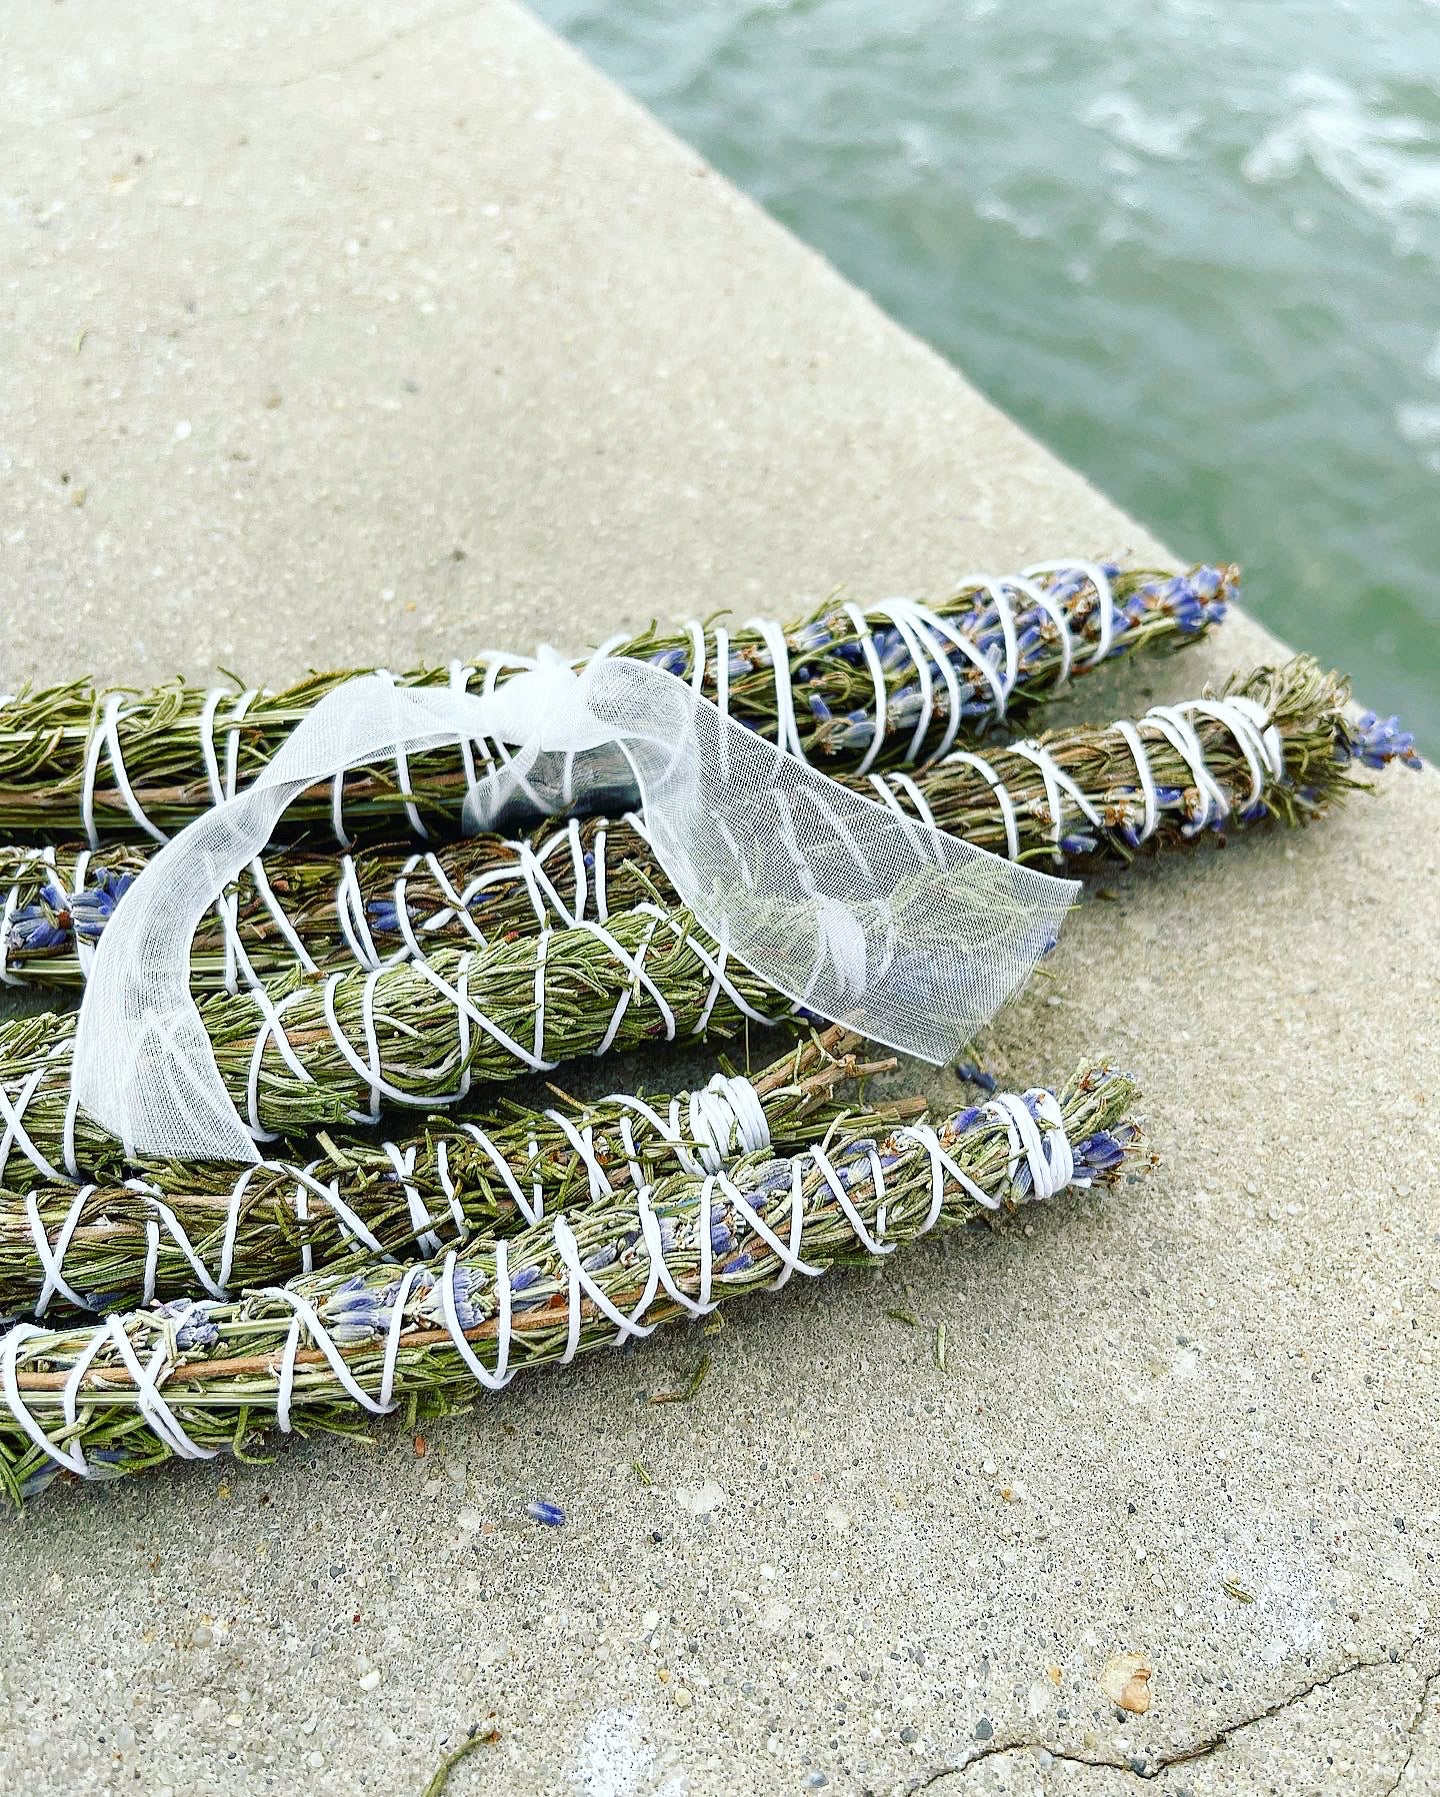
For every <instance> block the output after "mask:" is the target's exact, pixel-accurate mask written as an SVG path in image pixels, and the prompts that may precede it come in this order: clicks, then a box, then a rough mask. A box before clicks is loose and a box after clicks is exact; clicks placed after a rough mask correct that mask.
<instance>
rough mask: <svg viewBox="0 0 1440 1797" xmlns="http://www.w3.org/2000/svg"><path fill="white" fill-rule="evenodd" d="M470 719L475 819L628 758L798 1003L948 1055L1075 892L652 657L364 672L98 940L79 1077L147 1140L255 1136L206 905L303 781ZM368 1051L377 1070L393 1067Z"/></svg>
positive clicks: (86, 1101)
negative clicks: (873, 794) (868, 785)
mask: <svg viewBox="0 0 1440 1797" xmlns="http://www.w3.org/2000/svg"><path fill="white" fill-rule="evenodd" d="M459 738H465V739H466V740H470V741H481V740H488V741H490V742H493V743H494V744H496V745H497V747H498V748H499V749H500V751H501V760H502V765H501V766H500V767H499V768H498V769H496V770H495V771H493V772H491V773H489V774H487V775H485V776H484V778H483V779H481V780H479V781H478V782H477V783H476V785H475V786H474V788H472V790H471V793H470V795H469V797H468V798H467V800H466V807H465V812H466V822H467V825H468V826H469V827H470V828H484V827H487V826H490V825H493V823H494V822H495V821H496V820H497V819H498V818H499V817H500V816H501V815H502V814H503V812H504V811H505V809H506V807H507V806H508V805H510V804H511V803H513V801H514V799H515V797H516V795H517V794H518V793H519V792H521V791H524V792H525V793H527V794H529V795H531V796H532V797H533V796H539V797H540V799H541V800H542V802H543V801H544V799H545V798H546V796H547V795H549V794H553V793H554V792H555V791H556V790H557V787H558V786H559V785H561V784H563V785H564V786H565V787H566V788H578V789H580V790H586V789H595V788H601V789H608V788H610V787H612V786H613V785H614V783H615V780H616V778H617V773H618V774H620V775H624V776H625V777H626V780H627V784H630V785H632V786H633V787H635V788H636V789H638V791H639V793H640V797H641V802H642V808H643V814H644V820H645V829H646V834H647V835H648V837H649V839H650V841H651V844H652V846H653V847H654V850H655V853H656V857H657V859H658V860H659V862H660V864H661V866H662V867H663V868H664V869H665V872H666V874H667V875H668V876H669V878H670V880H671V882H672V884H673V885H674V887H675V889H676V891H677V893H678V894H679V896H680V898H681V900H682V902H683V903H684V904H685V905H687V906H688V907H689V908H690V909H691V910H692V911H693V913H694V914H695V916H696V918H697V919H698V921H699V922H700V924H701V925H702V926H703V928H704V929H706V930H707V931H708V932H709V933H710V934H711V935H712V936H713V937H714V938H715V939H716V940H717V941H718V943H719V944H720V946H721V949H722V951H723V952H725V953H726V954H730V955H734V956H735V957H736V958H737V959H738V960H740V961H741V962H742V963H744V964H745V965H746V966H748V967H750V968H751V969H753V970H754V971H755V972H757V973H758V974H759V975H760V976H761V977H762V978H764V979H765V980H766V981H767V982H768V983H769V984H770V985H772V986H773V987H774V988H775V989H776V990H777V991H779V992H781V993H783V994H784V995H785V996H786V997H788V998H789V999H791V1000H792V1001H793V1002H794V1003H796V1004H799V1005H802V1006H804V1007H805V1008H806V1009H808V1010H810V1011H812V1012H815V1013H817V1014H819V1015H821V1016H824V1017H828V1018H831V1019H833V1020H835V1021H837V1022H843V1023H845V1024H846V1025H847V1026H849V1027H851V1028H854V1029H856V1030H858V1031H860V1032H861V1033H862V1034H864V1035H866V1036H869V1037H871V1038H873V1039H874V1040H876V1041H878V1042H881V1043H884V1044H885V1045H886V1046H888V1047H890V1048H893V1049H896V1050H898V1051H900V1052H902V1053H906V1054H913V1055H917V1056H919V1057H920V1058H922V1059H924V1060H928V1061H931V1062H935V1063H940V1062H944V1061H947V1060H949V1059H950V1058H952V1057H953V1056H954V1055H955V1054H956V1053H958V1051H959V1050H960V1049H961V1048H962V1047H963V1046H964V1044H965V1043H966V1042H967V1041H969V1039H970V1038H971V1037H972V1036H973V1035H974V1034H975V1033H976V1031H977V1030H978V1029H979V1028H980V1027H981V1026H982V1025H983V1024H984V1023H985V1022H986V1021H988V1019H989V1018H990V1017H991V1016H993V1015H994V1013H995V1011H996V1010H998V1009H999V1007H1000V1006H1001V1005H1002V1004H1003V1003H1004V1002H1005V1000H1006V999H1007V998H1008V997H1010V995H1011V994H1012V993H1013V992H1014V991H1015V990H1016V989H1017V988H1018V987H1019V986H1020V985H1021V984H1022V983H1023V981H1024V980H1025V978H1026V977H1027V975H1028V974H1029V973H1030V971H1031V969H1032V968H1033V967H1034V965H1035V962H1036V961H1037V960H1038V959H1039V958H1040V956H1041V955H1042V954H1043V953H1044V952H1045V951H1046V950H1047V949H1048V948H1049V946H1050V945H1051V944H1052V943H1053V941H1054V940H1055V938H1056V936H1057V935H1058V933H1059V929H1060V925H1061V923H1062V921H1063V919H1064V916H1065V913H1066V912H1067V910H1068V909H1069V907H1070V905H1071V903H1072V902H1073V899H1074V897H1075V895H1076V892H1077V891H1078V887H1077V885H1076V883H1075V882H1073V881H1068V880H1058V879H1055V878H1053V877H1052V876H1050V875H1046V874H1041V873H1037V872H1035V871H1034V870H1032V869H1029V868H1024V867H1016V866H1014V865H1013V864H1012V863H1010V862H1007V861H1005V860H1003V859H1002V858H1001V857H999V856H996V855H990V854H988V853H986V852H985V851H984V850H981V849H977V848H975V847H973V846H972V845H970V844H968V843H965V842H962V841H960V840H959V839H958V838H956V837H953V836H948V835H946V834H944V833H943V832H941V831H938V830H933V829H927V828H926V827H925V826H924V825H919V824H916V823H914V822H911V821H904V822H902V821H901V820H900V819H898V818H897V817H896V815H895V813H894V812H893V811H892V810H890V809H889V808H888V807H886V806H884V805H882V804H880V803H878V802H877V801H875V800H873V799H868V798H865V797H863V796H861V795H860V794H858V793H856V792H853V791H851V790H849V789H848V788H846V787H844V786H841V785H840V784H839V783H838V782H836V781H834V780H831V779H829V778H828V777H827V776H826V775H824V774H821V773H818V772H816V771H815V770H814V769H811V768H809V767H807V766H806V765H805V764H804V763H803V762H801V761H800V760H798V759H797V758H796V757H794V756H792V755H789V754H787V753H786V752H785V751H784V750H782V749H779V748H777V747H776V746H775V745H774V744H771V743H768V742H766V741H765V740H764V739H763V738H762V737H760V736H758V735H756V734H755V733H753V732H751V731H749V730H746V729H745V728H743V726H741V725H738V724H736V723H734V722H733V721H732V720H730V719H728V718H726V717H724V716H723V715H722V714H721V712H720V711H719V710H718V709H717V708H716V707H715V706H714V705H713V704H711V703H710V701H709V700H707V699H705V698H704V697H703V696H702V695H701V694H700V693H699V692H698V691H696V690H695V689H694V688H692V687H690V686H687V685H685V684H684V683H683V682H681V681H678V680H675V679H674V678H673V677H672V676H670V675H668V674H665V673H663V672H662V671H660V670H659V669H657V668H653V667H651V666H649V665H648V664H646V663H641V662H633V661H625V660H619V659H611V658H605V657H602V658H598V659H596V660H595V661H593V662H591V663H590V664H589V665H588V666H587V667H586V668H585V670H584V671H583V673H580V674H578V675H577V674H576V672H575V671H574V669H573V668H571V667H570V666H569V665H568V664H567V663H566V662H564V661H563V660H562V659H561V658H560V657H559V656H558V655H556V654H555V653H554V652H553V651H550V650H542V652H541V656H540V659H539V660H538V661H537V662H536V663H535V664H534V665H532V666H531V667H530V668H528V669H527V670H525V671H524V672H522V673H520V674H518V675H517V676H515V677H514V678H513V679H511V680H509V681H507V682H506V683H505V684H504V685H503V686H499V687H497V688H496V689H495V690H494V691H492V692H490V693H489V694H485V695H479V696H477V695H468V694H461V693H456V692H453V691H448V690H444V691H442V690H437V689H434V688H402V687H397V686H396V685H395V684H394V683H393V681H391V680H390V679H388V678H382V677H379V676H365V677H362V678H360V679H357V680H354V681H350V682H347V684H346V685H344V686H342V687H339V688H337V689H335V691H333V692H331V693H329V694H327V695H326V696H325V698H323V699H322V700H321V701H320V703H319V704H318V705H317V706H316V707H315V709H314V710H313V711H312V712H311V713H310V714H309V715H308V716H307V717H306V718H305V719H304V720H303V721H302V723H301V724H300V725H299V726H298V727H297V728H296V730H295V731H294V733H293V734H292V735H291V737H290V738H289V740H288V741H287V742H286V743H285V744H284V745H283V747H282V748H281V750H280V751H279V753H278V754H277V755H276V757H275V759H274V760H273V761H272V762H271V763H270V764H269V765H268V766H267V767H266V768H265V769H264V770H262V772H261V773H260V775H259V776H258V777H257V779H256V780H255V782H254V784H253V785H251V786H250V787H249V788H247V789H246V790H245V791H244V792H242V793H240V794H238V795H237V796H235V797H232V798H227V799H226V800H225V802H224V803H222V804H219V805H217V806H215V807H214V808H213V809H212V810H210V811H208V812H206V813H205V814H204V816H202V817H200V818H198V819H197V820H196V821H195V822H194V823H192V824H190V825H189V826H188V827H187V828H186V829H185V830H183V831H182V832H181V833H180V835H178V836H177V837H175V838H174V840H173V841H171V842H169V843H167V844H166V845H165V846H164V847H163V848H161V849H160V851H159V853H158V854H157V855H156V856H155V858H154V860H153V861H152V862H151V863H150V864H149V866H148V867H147V868H146V870H145V872H144V873H142V874H141V876H140V877H139V879H137V880H136V882H135V884H134V886H133V887H132V888H131V889H130V891H129V893H128V894H127V895H126V899H125V902H124V904H123V905H121V906H120V907H119V908H118V909H117V910H116V913H115V916H114V918H113V919H112V920H111V922H110V924H109V926H108V927H107V929H106V930H105V932H104V934H103V936H102V938H101V943H100V947H99V950H98V951H97V954H96V957H95V965H94V968H93V970H92V973H91V978H90V981H89V984H88V985H87V987H86V991H85V998H84V1003H83V1005H82V1008H81V1013H80V1020H79V1026H78V1030H77V1034H76V1041H75V1054H74V1074H73V1090H74V1094H75V1097H76V1099H77V1101H78V1103H80V1104H82V1105H83V1106H84V1107H85V1109H86V1110H87V1111H88V1112H89V1113H90V1115H91V1116H92V1117H93V1118H94V1119H95V1120H96V1121H97V1122H98V1123H99V1124H101V1126H102V1127H104V1128H106V1129H108V1130H110V1131H111V1132H112V1133H113V1134H114V1135H116V1136H117V1137H119V1139H120V1140H121V1142H122V1143H123V1144H124V1146H125V1149H126V1152H127V1153H128V1154H131V1155H176V1156H190V1157H193V1158H197V1159H218V1160H240V1161H254V1160H256V1159H257V1158H258V1149H257V1147H256V1143H255V1140H254V1136H253V1133H252V1131H251V1130H249V1129H247V1128H246V1126H245V1124H244V1123H243V1122H242V1121H241V1118H240V1115H239V1113H238V1112H237V1110H236V1108H235V1105H234V1103H233V1102H232V1100H231V1098H230V1095H229V1093H228V1092H227V1090H226V1088H225V1084H224V1081H223V1080H222V1078H221V1075H220V1071H219V1068H218V1066H217V1065H216V1062H215V1056H214V1053H213V1051H212V1049H211V1046H210V1042H209V1038H208V1036H207V1035H206V1032H205V1026H204V1023H203V1021H202V1019H201V1017H200V1013H199V1010H198V1009H197V1007H196V1005H195V1002H194V1000H193V998H192V997H191V995H190V990H189V957H190V943H191V939H192V938H193V936H194V934H195V930H196V927H197V926H198V924H199V922H200V919H201V917H202V916H203V915H204V914H205V912H206V911H207V910H208V909H209V907H210V906H211V905H212V904H213V903H214V902H215V900H216V898H217V897H218V896H219V895H220V894H221V893H222V892H223V891H224V889H225V887H226V886H227V885H228V884H229V882H230V881H231V880H233V879H234V878H235V877H236V876H237V875H238V874H239V872H240V871H241V869H242V868H244V867H245V866H247V865H248V864H249V863H250V862H251V861H253V860H254V858H255V857H256V856H257V855H258V853H259V852H260V850H261V849H262V848H263V847H264V845H265V843H266V842H267V841H268V840H269V837H270V834H271V831H272V830H273V829H274V826H275V823H276V821H277V820H278V818H279V817H280V815H281V813H282V812H283V811H284V810H285V807H286V806H287V805H288V804H290V803H291V801H292V800H294V799H295V798H296V797H298V796H299V794H300V793H302V792H304V791H305V790H307V789H308V788H310V787H313V786H315V785H317V784H320V783H322V782H325V781H333V780H335V779H337V778H339V777H340V776H341V774H342V773H343V771H344V770H345V769H346V768H349V767H354V766H358V765H364V764H366V763H368V762H372V761H374V760H375V759H376V758H377V757H379V756H381V755H394V756H400V755H403V754H405V753H407V752H420V751H423V750H426V749H430V748H435V747H439V746H441V745H442V744H446V743H449V744H454V743H455V742H456V740H457V739H459ZM507 746H508V747H510V748H514V749H515V750H516V752H515V753H514V754H510V753H508V752H507ZM591 927H592V928H598V927H599V926H594V925H592V926H591ZM377 977H378V974H376V973H372V974H371V976H370V979H371V982H372V984H373V981H374V980H375V979H376V978H377ZM367 1002H368V988H367ZM277 1033H278V1032H277ZM361 1071H362V1075H364V1077H367V1078H368V1079H369V1080H370V1083H371V1084H372V1086H373V1087H375V1088H376V1089H378V1088H379V1083H380V1082H379V1079H378V1073H377V1070H375V1069H371V1070H370V1071H369V1072H368V1073H366V1072H365V1070H364V1069H362V1070H361ZM252 1083H253V1082H252ZM252 1112H253V1104H252Z"/></svg>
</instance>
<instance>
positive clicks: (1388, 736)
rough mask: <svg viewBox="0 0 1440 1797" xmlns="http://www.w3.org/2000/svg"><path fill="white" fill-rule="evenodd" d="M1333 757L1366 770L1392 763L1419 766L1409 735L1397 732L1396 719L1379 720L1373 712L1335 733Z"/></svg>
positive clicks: (1400, 730) (1398, 730)
mask: <svg viewBox="0 0 1440 1797" xmlns="http://www.w3.org/2000/svg"><path fill="white" fill-rule="evenodd" d="M1335 755H1336V759H1337V760H1338V761H1340V762H1342V763H1345V762H1349V761H1358V762H1360V763H1361V765H1362V766H1364V767H1370V768H1383V767H1388V766H1389V765H1390V763H1391V762H1392V761H1399V762H1403V763H1404V765H1405V766H1406V767H1408V768H1416V769H1418V768H1420V767H1421V766H1422V765H1423V763H1422V762H1421V760H1420V757H1419V755H1418V754H1417V753H1416V749H1415V737H1414V735H1413V733H1412V732H1411V731H1409V730H1402V729H1401V727H1400V720H1399V718H1398V717H1389V718H1381V717H1377V716H1376V714H1375V713H1374V712H1373V711H1365V712H1362V713H1361V714H1360V716H1359V717H1358V718H1357V719H1356V720H1355V722H1354V724H1353V725H1348V726H1347V727H1346V728H1345V729H1344V730H1342V731H1340V732H1339V733H1337V735H1336V739H1335Z"/></svg>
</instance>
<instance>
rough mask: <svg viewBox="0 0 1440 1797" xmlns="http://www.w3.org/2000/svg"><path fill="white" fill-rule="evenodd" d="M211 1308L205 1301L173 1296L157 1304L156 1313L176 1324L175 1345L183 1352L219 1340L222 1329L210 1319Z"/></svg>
mask: <svg viewBox="0 0 1440 1797" xmlns="http://www.w3.org/2000/svg"><path fill="white" fill-rule="evenodd" d="M210 1308H211V1307H210V1305H209V1304H207V1303H205V1302H203V1301H202V1302H200V1303H194V1302H192V1301H191V1300H190V1299H189V1298H172V1299H171V1300H170V1301H169V1302H168V1303H166V1304H157V1305H156V1306H155V1314H156V1315H157V1316H162V1317H166V1318H168V1319H169V1320H170V1321H172V1322H174V1323H175V1324H176V1330H175V1346H176V1347H177V1348H179V1350H180V1351H181V1353H182V1354H183V1353H186V1352H188V1351H189V1350H190V1349H191V1348H210V1347H213V1346H214V1345H215V1343H216V1342H218V1341H219V1339H220V1329H219V1326H218V1324H216V1323H214V1322H212V1321H211V1319H210Z"/></svg>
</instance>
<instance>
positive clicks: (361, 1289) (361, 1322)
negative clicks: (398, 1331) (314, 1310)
mask: <svg viewBox="0 0 1440 1797" xmlns="http://www.w3.org/2000/svg"><path fill="white" fill-rule="evenodd" d="M399 1289H400V1288H399V1287H398V1285H394V1284H391V1285H387V1286H384V1287H382V1288H381V1289H380V1290H379V1291H375V1290H373V1289H372V1288H371V1287H370V1286H368V1285H367V1284H366V1283H365V1276H364V1274H363V1273H356V1274H353V1275H352V1276H351V1277H350V1278H349V1279H347V1280H346V1281H345V1283H344V1284H343V1285H339V1286H337V1287H336V1288H335V1290H334V1291H333V1292H330V1293H328V1294H327V1295H326V1297H325V1299H324V1301H323V1303H321V1305H320V1306H319V1315H320V1318H321V1320H322V1321H323V1322H324V1324H325V1326H326V1328H327V1329H328V1330H329V1331H330V1335H331V1339H332V1340H333V1341H334V1342H335V1343H336V1345H337V1346H339V1347H356V1346H358V1345H359V1344H360V1343H362V1342H368V1341H374V1340H375V1339H376V1337H378V1336H381V1335H383V1334H384V1333H385V1331H386V1330H387V1329H388V1328H389V1326H390V1311H391V1307H392V1306H393V1305H394V1302H395V1299H396V1296H397V1295H398V1292H399ZM457 1296H458V1294H457Z"/></svg>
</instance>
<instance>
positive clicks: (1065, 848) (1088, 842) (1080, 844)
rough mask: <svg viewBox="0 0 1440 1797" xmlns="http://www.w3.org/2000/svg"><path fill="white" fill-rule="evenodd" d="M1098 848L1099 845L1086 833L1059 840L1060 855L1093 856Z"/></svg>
mask: <svg viewBox="0 0 1440 1797" xmlns="http://www.w3.org/2000/svg"><path fill="white" fill-rule="evenodd" d="M1099 846H1100V845H1099V843H1098V842H1097V841H1096V840H1095V838H1094V837H1093V836H1091V835H1090V834H1089V832H1088V831H1086V832H1081V833H1079V834H1072V835H1070V836H1062V837H1061V838H1060V852H1061V854H1062V855H1093V854H1094V853H1095V851H1096V849H1098V848H1099Z"/></svg>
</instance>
